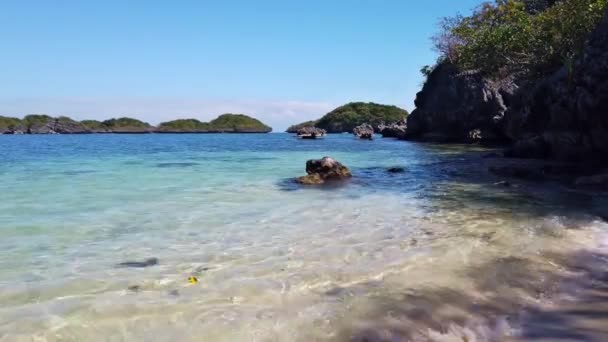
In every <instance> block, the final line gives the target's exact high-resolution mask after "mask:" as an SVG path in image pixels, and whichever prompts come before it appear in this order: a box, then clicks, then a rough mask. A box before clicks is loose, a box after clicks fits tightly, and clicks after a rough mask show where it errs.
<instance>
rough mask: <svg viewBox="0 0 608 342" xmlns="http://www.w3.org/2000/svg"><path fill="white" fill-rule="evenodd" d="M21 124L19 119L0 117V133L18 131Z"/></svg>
mask: <svg viewBox="0 0 608 342" xmlns="http://www.w3.org/2000/svg"><path fill="white" fill-rule="evenodd" d="M22 124H23V123H22V122H21V119H18V118H11V117H7V116H0V131H4V130H14V129H19V128H21V127H22Z"/></svg>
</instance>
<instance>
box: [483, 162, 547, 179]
mask: <svg viewBox="0 0 608 342" xmlns="http://www.w3.org/2000/svg"><path fill="white" fill-rule="evenodd" d="M489 170H490V172H492V173H493V174H495V175H498V176H503V177H512V178H520V179H526V180H542V179H544V178H545V175H544V173H543V172H542V169H541V168H539V167H536V166H524V165H505V166H492V167H490V168H489Z"/></svg>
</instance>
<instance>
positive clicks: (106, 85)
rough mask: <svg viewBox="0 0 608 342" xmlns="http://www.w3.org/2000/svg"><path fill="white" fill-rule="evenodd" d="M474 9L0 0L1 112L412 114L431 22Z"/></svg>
mask: <svg viewBox="0 0 608 342" xmlns="http://www.w3.org/2000/svg"><path fill="white" fill-rule="evenodd" d="M480 2H481V1H480V0H458V1H454V0H432V1H414V0H306V1H304V0H300V1H296V0H247V1H245V0H241V1H237V0H215V1H209V0H198V1H151V0H149V1H139V0H131V1H124V0H123V1H112V0H107V1H80V0H79V1H62V0H54V1H48V0H44V1H30V0H16V1H13V0H0V44H1V45H0V46H1V47H0V115H5V116H16V117H22V116H24V115H26V114H31V113H47V114H50V115H55V116H58V115H67V116H70V117H72V118H74V119H78V120H83V119H98V120H101V119H108V118H111V117H120V116H130V117H135V118H138V119H141V120H144V121H147V122H149V123H151V124H158V123H159V122H162V121H167V120H172V119H176V118H197V119H199V120H201V121H208V120H210V119H213V118H214V117H216V116H217V115H219V114H222V113H227V112H231V113H244V114H248V115H252V116H255V117H256V118H258V119H260V120H262V121H264V122H265V123H267V124H269V125H270V126H272V127H273V128H274V130H275V131H282V130H284V129H285V128H286V127H287V126H289V125H291V124H294V123H298V122H301V121H305V120H311V119H316V118H319V117H321V116H322V115H324V114H325V113H327V112H328V111H330V110H331V109H333V108H335V107H337V106H339V105H342V104H344V103H347V102H351V101H366V102H367V101H373V102H377V103H384V104H394V105H397V106H400V107H402V108H405V109H407V110H410V111H411V110H412V109H413V108H414V104H413V102H414V99H415V96H416V93H417V92H418V91H419V90H420V87H421V84H422V82H423V78H422V75H421V74H420V71H419V70H420V68H421V67H422V66H424V65H427V64H433V63H434V62H435V60H436V59H437V55H436V53H435V52H434V51H433V49H432V43H431V40H430V37H431V36H432V35H433V34H434V33H435V32H436V31H437V23H438V20H439V19H440V18H441V17H445V16H452V15H455V14H458V13H461V14H467V13H470V11H471V10H472V9H473V8H474V7H475V6H477V5H478V4H479V3H480Z"/></svg>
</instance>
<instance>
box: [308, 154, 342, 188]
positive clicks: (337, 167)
mask: <svg viewBox="0 0 608 342" xmlns="http://www.w3.org/2000/svg"><path fill="white" fill-rule="evenodd" d="M306 173H307V174H308V175H306V176H303V177H298V178H297V179H296V182H298V183H300V184H304V185H312V184H323V183H325V182H326V181H336V180H342V179H347V178H350V177H352V174H351V173H350V170H349V169H348V168H347V167H346V166H344V165H342V163H340V162H338V161H337V160H335V159H333V158H331V157H323V158H322V159H311V160H309V161H307V162H306Z"/></svg>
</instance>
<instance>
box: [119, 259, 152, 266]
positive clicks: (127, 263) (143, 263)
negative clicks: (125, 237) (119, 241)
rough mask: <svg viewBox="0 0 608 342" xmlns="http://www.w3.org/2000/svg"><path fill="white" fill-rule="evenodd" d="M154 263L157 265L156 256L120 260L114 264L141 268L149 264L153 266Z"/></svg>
mask: <svg viewBox="0 0 608 342" xmlns="http://www.w3.org/2000/svg"><path fill="white" fill-rule="evenodd" d="M154 265H158V259H157V258H149V259H146V260H144V261H125V262H121V263H120V264H118V265H116V267H137V268H143V267H149V266H154Z"/></svg>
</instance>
